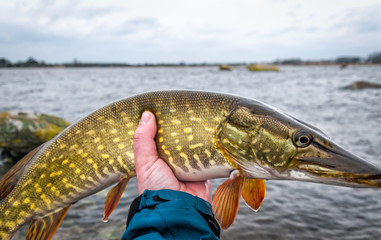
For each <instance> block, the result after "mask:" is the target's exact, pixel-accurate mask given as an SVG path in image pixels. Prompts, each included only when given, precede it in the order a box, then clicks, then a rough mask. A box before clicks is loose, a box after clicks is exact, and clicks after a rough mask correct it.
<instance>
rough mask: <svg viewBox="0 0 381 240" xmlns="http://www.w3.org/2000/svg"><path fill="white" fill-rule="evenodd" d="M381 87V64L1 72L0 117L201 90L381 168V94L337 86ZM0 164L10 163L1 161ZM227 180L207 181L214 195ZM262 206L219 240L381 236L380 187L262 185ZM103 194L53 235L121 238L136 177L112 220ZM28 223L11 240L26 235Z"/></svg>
mask: <svg viewBox="0 0 381 240" xmlns="http://www.w3.org/2000/svg"><path fill="white" fill-rule="evenodd" d="M358 80H366V81H371V82H378V83H381V67H380V66H350V67H348V68H346V69H342V70H341V69H340V68H339V67H337V66H329V67H327V66H321V67H320V66H313V67H312V66H311V67H281V71H280V72H249V71H247V70H246V69H244V68H236V69H234V70H233V71H231V72H223V71H219V70H218V69H217V68H214V67H170V68H169V67H153V68H79V69H52V68H47V69H1V70H0V112H1V111H27V112H31V111H37V112H43V113H48V114H53V115H56V116H60V117H63V118H65V119H66V120H68V121H71V122H75V121H77V120H79V119H80V118H82V117H84V116H85V115H87V114H89V113H90V112H92V111H93V110H95V109H97V108H99V107H101V106H104V105H106V104H108V103H110V102H113V101H115V100H118V99H121V98H125V97H129V96H132V95H135V94H139V93H142V92H146V91H152V90H160V89H202V90H210V91H218V92H226V93H232V94H236V95H240V96H245V97H250V98H255V99H257V100H261V101H264V102H266V103H268V104H271V105H273V106H276V107H278V108H279V109H281V110H283V111H285V112H287V113H289V114H290V115H293V116H295V117H297V118H299V119H301V120H303V121H306V122H308V123H310V124H312V125H315V126H317V127H319V128H320V129H321V130H323V131H324V132H325V133H326V134H327V135H328V136H331V138H332V139H333V140H334V141H335V142H337V143H339V144H340V145H341V146H343V147H344V148H346V149H347V150H349V151H351V152H353V153H355V154H357V155H359V156H361V157H363V158H365V159H367V160H368V161H370V162H373V163H374V164H376V165H378V166H381V158H380V156H381V90H377V89H365V90H361V91H350V90H341V89H340V87H342V86H345V85H348V84H350V83H352V82H353V81H358ZM1 167H2V168H5V167H6V166H4V165H2V166H1ZM223 181H224V180H223V179H218V180H214V181H213V188H214V189H216V188H217V187H218V185H219V184H221V183H222V182H223ZM266 185H267V193H266V198H265V200H264V202H263V205H262V207H261V209H260V210H259V211H258V212H257V213H254V212H252V211H251V210H250V209H249V208H248V207H246V206H245V204H244V203H243V202H241V208H240V210H239V213H238V216H237V219H236V221H235V223H234V224H233V225H232V226H231V227H230V228H229V229H228V230H227V231H224V232H223V233H222V237H221V238H222V239H225V240H227V239H272V240H274V239H337V240H339V239H348V240H349V239H351V240H360V239H380V238H381V190H380V189H353V188H345V187H336V186H329V185H322V184H313V183H304V182H293V181H267V182H266ZM106 194H107V190H106V191H102V192H99V193H97V194H95V195H93V196H91V197H88V198H86V199H83V200H81V201H80V202H78V203H76V204H75V205H73V206H72V207H71V208H70V210H69V212H68V214H67V216H66V218H65V219H64V221H63V223H62V224H61V226H60V228H59V229H58V231H57V233H56V235H55V236H54V238H53V239H120V238H121V236H122V233H123V231H124V226H125V221H126V217H127V212H128V208H129V204H130V203H131V201H132V200H133V199H134V198H135V197H136V196H137V188H136V181H135V180H132V181H130V183H129V185H128V186H127V189H126V192H125V194H124V196H123V198H122V200H121V201H120V203H119V205H118V207H117V209H116V210H115V211H114V212H113V214H112V215H111V217H110V220H109V222H108V223H103V222H102V215H103V203H104V199H105V197H106ZM26 230H27V226H24V227H23V228H22V229H21V231H19V232H18V233H17V234H16V236H15V237H14V239H25V233H26Z"/></svg>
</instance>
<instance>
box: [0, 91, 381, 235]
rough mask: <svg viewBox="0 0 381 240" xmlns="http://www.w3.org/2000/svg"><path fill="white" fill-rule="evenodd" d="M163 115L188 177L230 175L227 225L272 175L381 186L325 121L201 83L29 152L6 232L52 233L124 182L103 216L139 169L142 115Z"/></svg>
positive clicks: (163, 134) (16, 179)
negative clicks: (78, 205)
mask: <svg viewBox="0 0 381 240" xmlns="http://www.w3.org/2000/svg"><path fill="white" fill-rule="evenodd" d="M146 110H149V111H151V112H153V113H154V114H155V116H156V121H157V134H156V136H155V141H156V146H157V150H158V154H159V157H160V158H162V159H164V161H166V162H167V163H168V165H169V166H170V167H171V169H172V170H173V172H174V174H175V175H176V177H177V178H178V179H180V180H182V181H203V180H207V179H212V178H220V177H229V178H228V179H227V180H226V181H225V182H224V183H223V184H222V185H220V186H219V187H218V188H217V190H216V193H215V195H214V198H213V202H212V206H213V210H214V213H215V217H216V218H217V219H218V221H219V223H220V224H221V227H222V228H223V229H227V228H228V227H229V226H230V225H231V224H232V223H233V222H234V219H235V217H236V215H237V213H238V209H239V204H240V199H241V197H242V198H243V200H244V201H245V203H246V204H247V205H248V206H249V207H250V208H251V209H253V210H254V211H257V210H258V208H259V207H260V206H261V204H262V201H263V199H264V196H265V192H266V188H265V183H264V179H282V180H285V179H286V180H299V181H308V182H318V183H326V184H335V185H343V186H351V187H377V188H380V187H381V170H380V169H379V168H377V167H375V166H373V165H372V164H369V163H367V162H366V161H364V160H362V159H360V158H358V157H356V156H355V155H353V154H351V153H349V152H347V151H345V150H344V149H342V148H340V147H339V146H338V145H337V144H335V143H334V142H332V140H331V139H329V138H328V137H327V136H326V135H325V134H324V133H322V132H321V131H320V130H318V129H317V128H315V127H313V126H311V125H309V124H306V123H304V122H302V121H299V120H297V119H295V118H293V117H291V116H289V115H287V114H285V113H283V112H281V111H279V110H277V109H275V108H273V107H271V106H268V105H266V104H264V103H261V102H259V101H256V100H253V99H246V98H241V97H238V96H233V95H227V94H220V93H210V92H200V91H159V92H151V93H145V94H141V95H138V96H135V97H131V98H127V99H124V100H121V101H118V102H115V103H113V104H110V105H108V106H106V107H103V108H101V109H99V110H97V111H95V112H94V113H92V114H90V115H88V116H87V117H85V118H83V119H82V120H80V121H79V122H77V123H76V124H73V125H72V126H70V127H68V128H67V129H66V130H64V131H63V132H62V133H61V134H59V135H58V136H56V137H55V138H53V139H52V140H51V141H49V142H47V143H45V144H44V145H42V146H40V147H39V148H37V149H35V150H33V151H32V152H31V153H29V154H28V155H26V156H25V157H24V158H23V159H21V160H20V161H19V162H18V163H17V164H16V165H15V166H14V167H12V169H10V170H9V171H8V173H6V174H5V175H4V176H3V178H2V180H1V181H0V197H1V198H2V200H1V203H0V240H7V239H10V238H11V237H12V235H13V234H14V233H15V232H16V231H17V230H18V229H19V228H20V226H22V225H23V224H25V223H26V222H27V221H29V220H31V225H30V227H29V229H28V233H27V239H28V240H34V239H39V240H40V239H44V240H48V239H51V237H52V236H53V234H54V232H55V231H56V229H57V228H58V226H59V224H60V223H61V221H62V219H63V218H64V216H65V214H66V212H67V211H68V209H69V207H70V205H71V204H73V203H75V202H77V201H79V200H80V199H82V198H84V197H86V196H88V195H91V194H93V193H95V192H97V191H100V190H102V189H104V188H106V187H108V186H110V185H112V184H115V183H117V184H116V185H115V186H114V187H113V188H112V189H111V190H110V191H109V193H108V194H107V196H106V201H105V208H104V218H103V220H104V221H107V219H108V217H109V215H110V214H111V212H112V211H113V210H114V208H115V207H116V205H117V204H118V202H119V199H120V197H121V196H122V194H123V191H124V189H125V187H126V186H127V184H128V181H129V179H130V178H132V177H134V176H135V164H134V152H133V137H134V132H135V129H136V128H137V126H138V124H139V119H140V117H141V114H142V113H143V112H144V111H146Z"/></svg>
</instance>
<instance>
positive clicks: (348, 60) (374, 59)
mask: <svg viewBox="0 0 381 240" xmlns="http://www.w3.org/2000/svg"><path fill="white" fill-rule="evenodd" d="M273 63H274V64H285V65H303V64H360V63H364V64H379V63H381V52H379V53H373V54H370V55H369V57H368V58H366V59H364V58H361V57H356V56H343V57H338V58H336V59H333V60H330V59H328V60H318V61H316V60H311V61H309V60H302V59H300V58H290V59H283V60H276V61H274V62H273Z"/></svg>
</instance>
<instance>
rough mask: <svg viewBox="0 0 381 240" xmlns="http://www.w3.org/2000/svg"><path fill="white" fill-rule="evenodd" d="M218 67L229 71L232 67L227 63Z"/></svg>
mask: <svg viewBox="0 0 381 240" xmlns="http://www.w3.org/2000/svg"><path fill="white" fill-rule="evenodd" d="M219 69H220V70H221V71H231V70H232V68H231V67H230V66H228V65H220V67H219Z"/></svg>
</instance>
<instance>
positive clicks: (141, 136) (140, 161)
mask: <svg viewBox="0 0 381 240" xmlns="http://www.w3.org/2000/svg"><path fill="white" fill-rule="evenodd" d="M155 135H156V121H155V115H154V114H153V113H151V112H149V111H145V112H144V113H143V114H142V118H141V120H140V122H139V126H138V128H137V129H136V131H135V133H134V155H135V169H136V176H137V177H138V178H139V176H142V175H144V174H143V173H144V172H145V171H146V170H147V169H148V168H149V167H150V166H152V164H153V162H154V161H155V160H157V158H158V156H157V151H156V143H155V141H154V137H155Z"/></svg>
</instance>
